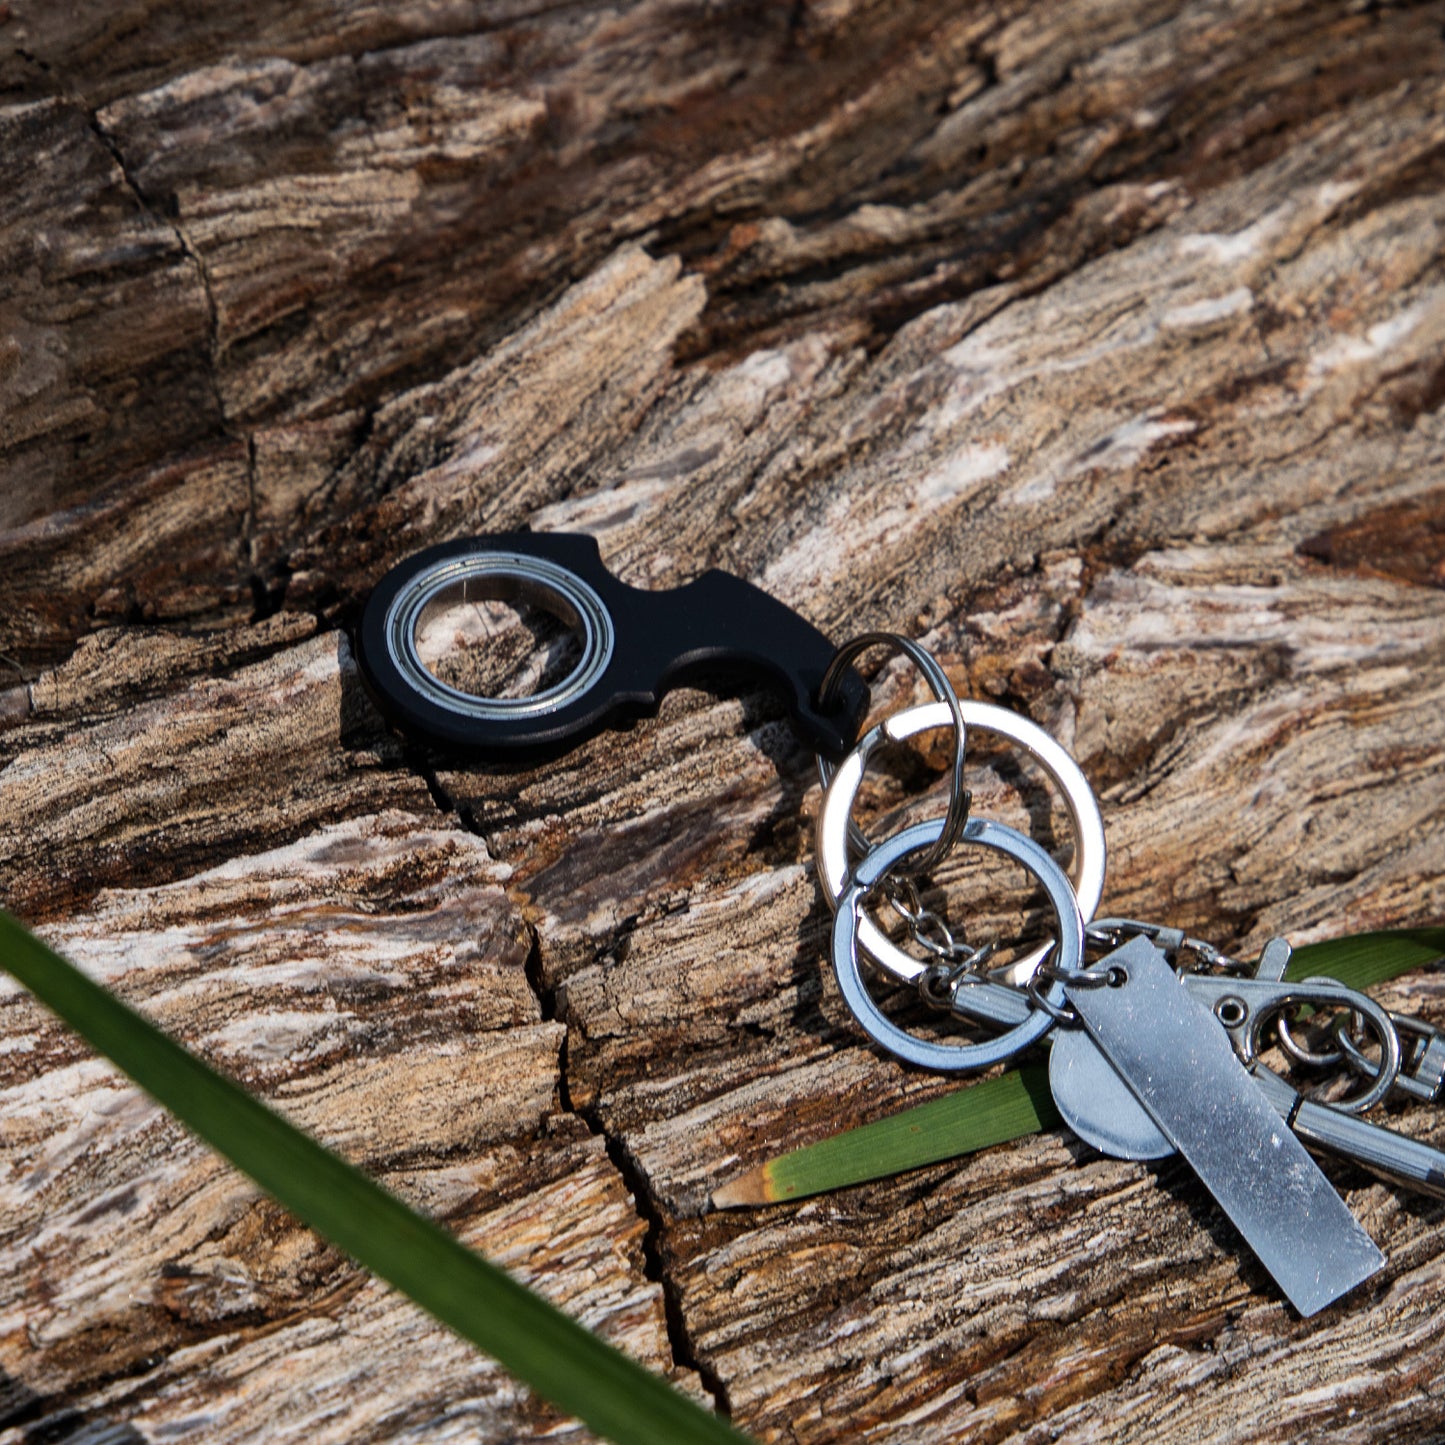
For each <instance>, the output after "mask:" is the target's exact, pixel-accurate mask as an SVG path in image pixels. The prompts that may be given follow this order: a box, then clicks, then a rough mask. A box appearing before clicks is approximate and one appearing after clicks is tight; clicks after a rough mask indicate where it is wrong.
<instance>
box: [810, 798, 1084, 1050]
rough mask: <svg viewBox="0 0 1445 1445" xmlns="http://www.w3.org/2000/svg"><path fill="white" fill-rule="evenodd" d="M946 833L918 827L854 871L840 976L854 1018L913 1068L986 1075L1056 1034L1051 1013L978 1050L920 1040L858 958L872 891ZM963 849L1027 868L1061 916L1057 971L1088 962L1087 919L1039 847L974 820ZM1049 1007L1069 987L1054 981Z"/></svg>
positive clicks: (840, 922) (844, 912)
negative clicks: (891, 1009)
mask: <svg viewBox="0 0 1445 1445" xmlns="http://www.w3.org/2000/svg"><path fill="white" fill-rule="evenodd" d="M942 832H943V824H942V822H941V821H934V822H931V823H915V824H914V825H913V827H911V828H905V829H904V830H903V832H901V833H898V834H895V835H894V836H893V837H892V838H889V839H888V840H887V841H886V842H883V843H880V844H878V846H877V847H876V848H874V849H873V850H872V851H871V852H870V853H869V854H868V856H867V857H866V858H864V859H863V861H862V862H861V863H859V865H858V867H857V868H856V869H855V870H854V873H853V879H852V882H851V883H850V884H849V886H848V887H847V888H845V889H844V890H843V895H842V897H841V898H840V899H839V900H838V913H837V916H836V917H835V918H834V920H833V969H834V971H835V972H836V973H837V975H838V986H839V987H840V988H841V989H842V990H843V997H844V998H845V999H846V1000H847V1003H848V1007H849V1008H850V1009H851V1010H852V1011H853V1017H854V1018H856V1019H857V1020H858V1022H859V1023H860V1024H861V1025H862V1026H863V1028H864V1030H865V1031H866V1032H867V1033H868V1034H869V1036H870V1037H872V1038H873V1039H874V1040H876V1042H878V1043H880V1044H882V1045H883V1047H884V1048H885V1049H887V1050H888V1051H889V1052H890V1053H892V1054H896V1055H897V1056H898V1057H899V1058H900V1059H903V1060H905V1061H906V1062H908V1063H910V1064H918V1065H920V1066H921V1067H923V1068H925V1069H934V1070H937V1071H939V1072H941V1073H958V1072H960V1071H963V1070H967V1069H986V1068H988V1066H989V1065H990V1064H997V1063H1002V1062H1003V1060H1004V1059H1007V1058H1011V1057H1012V1056H1013V1055H1014V1054H1017V1053H1019V1052H1021V1051H1022V1050H1024V1049H1026V1048H1028V1046H1029V1045H1030V1044H1033V1043H1037V1042H1038V1040H1039V1039H1041V1038H1042V1037H1043V1036H1044V1035H1045V1034H1046V1033H1047V1032H1048V1031H1049V1029H1050V1028H1051V1027H1052V1025H1053V1022H1054V1019H1053V1015H1052V1014H1051V1013H1048V1012H1047V1011H1046V1010H1044V1009H1037V1010H1035V1011H1034V1012H1032V1013H1031V1014H1030V1015H1029V1016H1028V1018H1026V1019H1025V1020H1024V1021H1023V1022H1022V1023H1020V1024H1016V1025H1015V1026H1014V1027H1013V1028H1011V1029H1009V1031H1008V1032H1007V1033H1004V1034H1000V1035H999V1036H998V1037H997V1038H994V1039H988V1040H986V1041H985V1042H983V1043H978V1044H936V1043H932V1042H930V1041H929V1040H927V1039H916V1038H914V1037H913V1035H912V1034H910V1033H908V1032H906V1031H905V1030H903V1029H901V1028H899V1027H898V1025H897V1024H895V1023H894V1022H893V1020H892V1019H890V1018H889V1017H888V1016H887V1015H886V1014H884V1012H883V1011H882V1009H880V1008H879V1007H878V1005H877V1004H876V1003H875V1002H874V1001H873V996H872V995H871V994H870V993H869V992H868V989H867V987H866V986H865V985H864V982H863V966H862V961H861V960H860V959H859V957H858V943H859V934H860V931H861V930H860V926H859V925H860V922H866V921H867V920H866V918H865V916H864V914H863V905H864V902H865V900H866V899H867V896H868V893H869V892H870V890H872V889H873V888H875V887H876V886H877V885H878V884H879V883H880V882H881V881H882V880H883V878H885V877H886V876H887V874H888V871H889V869H891V868H892V867H893V865H894V864H895V863H897V862H899V861H900V860H901V859H903V858H906V857H907V856H908V855H909V854H910V853H913V852H917V851H919V850H921V849H923V848H928V847H931V846H932V845H933V843H935V842H936V841H937V839H938V837H939V836H940V834H941V833H942ZM960 842H963V843H977V844H979V845H980V846H982V847H984V848H993V849H995V850H997V851H998V852H1000V853H1004V854H1007V855H1008V856H1009V857H1010V858H1012V859H1014V861H1015V862H1018V863H1022V864H1023V866H1024V867H1025V868H1027V869H1028V871H1029V872H1030V873H1032V874H1033V875H1034V877H1035V878H1037V879H1038V880H1039V882H1040V883H1041V884H1042V885H1043V889H1044V893H1045V894H1046V895H1047V897H1048V900H1049V906H1050V907H1051V908H1052V909H1053V911H1054V920H1055V925H1056V930H1057V931H1056V932H1055V934H1054V940H1055V943H1054V946H1055V948H1056V949H1057V950H1058V952H1057V956H1056V959H1055V967H1056V968H1057V969H1058V971H1059V973H1061V974H1062V973H1072V972H1074V971H1075V970H1076V969H1078V968H1080V967H1082V965H1083V960H1084V920H1083V918H1082V917H1081V916H1080V913H1079V904H1078V900H1077V899H1076V898H1075V897H1074V890H1073V887H1072V886H1071V885H1070V883H1069V880H1068V878H1067V877H1066V876H1065V874H1064V870H1063V869H1062V868H1060V867H1059V865H1058V864H1057V863H1055V862H1054V860H1053V859H1052V858H1051V857H1050V856H1049V855H1048V853H1047V852H1045V851H1044V849H1043V848H1041V847H1040V846H1039V845H1038V844H1037V843H1035V842H1034V840H1033V839H1032V838H1030V837H1028V836H1027V835H1025V834H1023V833H1019V832H1016V831H1015V830H1014V829H1013V828H1008V827H1005V826H1004V824H1002V823H995V822H993V821H992V820H991V819H988V818H970V819H969V820H968V822H967V823H966V824H965V825H964V829H963V833H962V836H961V838H960ZM1041 994H1042V997H1043V999H1044V1001H1045V1002H1046V1003H1048V1004H1052V1005H1053V1006H1054V1007H1056V1008H1062V1006H1063V1002H1064V985H1063V981H1062V980H1061V979H1058V978H1054V979H1051V980H1050V982H1049V985H1048V987H1047V988H1046V989H1043V990H1041Z"/></svg>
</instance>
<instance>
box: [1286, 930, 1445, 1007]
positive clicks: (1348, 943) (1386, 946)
mask: <svg viewBox="0 0 1445 1445" xmlns="http://www.w3.org/2000/svg"><path fill="white" fill-rule="evenodd" d="M1441 957H1445V928H1396V929H1390V930H1388V931H1383V932H1380V933H1352V934H1350V935H1349V936H1348V937H1345V938H1330V939H1326V940H1325V941H1324V942H1323V943H1304V944H1301V945H1300V946H1299V947H1298V948H1297V949H1295V951H1294V956H1293V957H1292V958H1291V959H1290V961H1289V967H1288V968H1287V969H1285V973H1284V976H1285V977H1286V978H1312V977H1319V978H1333V979H1335V980H1337V981H1338V982H1339V983H1342V984H1344V985H1345V987H1346V988H1353V989H1358V990H1360V991H1361V992H1363V991H1364V990H1365V989H1370V988H1374V987H1376V986H1377V985H1378V984H1382V983H1388V982H1389V981H1390V980H1391V979H1392V978H1398V977H1399V976H1400V975H1401V974H1402V973H1408V972H1409V971H1410V969H1412V968H1420V967H1422V966H1423V965H1424V964H1427V963H1433V962H1434V961H1435V960H1436V959H1437V958H1441Z"/></svg>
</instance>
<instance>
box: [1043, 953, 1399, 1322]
mask: <svg viewBox="0 0 1445 1445" xmlns="http://www.w3.org/2000/svg"><path fill="white" fill-rule="evenodd" d="M1100 968H1101V969H1103V970H1107V972H1108V974H1109V982H1107V983H1105V984H1103V985H1102V986H1099V985H1096V984H1093V983H1090V984H1089V985H1087V986H1082V987H1081V986H1076V985H1071V984H1068V983H1066V984H1065V986H1064V992H1065V995H1066V997H1067V999H1068V1002H1069V1004H1070V1005H1071V1006H1072V1007H1073V1008H1074V1010H1075V1011H1076V1012H1077V1013H1078V1015H1079V1018H1080V1019H1081V1020H1082V1022H1083V1024H1084V1027H1085V1028H1087V1029H1088V1031H1089V1033H1090V1035H1091V1036H1092V1037H1093V1039H1094V1041H1095V1042H1096V1043H1097V1044H1098V1045H1099V1048H1100V1050H1101V1051H1102V1053H1103V1054H1104V1056H1105V1058H1107V1059H1108V1061H1109V1062H1110V1063H1111V1064H1112V1065H1113V1066H1114V1068H1115V1070H1116V1071H1117V1072H1118V1073H1119V1075H1120V1077H1121V1078H1122V1079H1123V1080H1124V1082H1125V1083H1126V1084H1127V1085H1128V1086H1129V1088H1130V1090H1131V1091H1132V1092H1133V1094H1134V1095H1135V1097H1136V1098H1137V1099H1138V1100H1139V1102H1140V1103H1141V1104H1143V1106H1144V1107H1145V1109H1146V1110H1147V1111H1148V1112H1149V1115H1150V1117H1151V1118H1153V1120H1154V1122H1155V1123H1156V1124H1157V1125H1158V1126H1159V1128H1160V1130H1161V1131H1162V1132H1163V1133H1164V1135H1165V1136H1166V1137H1167V1138H1168V1139H1169V1141H1170V1143H1172V1144H1173V1145H1174V1147H1175V1148H1176V1149H1177V1150H1178V1151H1179V1153H1180V1154H1182V1155H1183V1156H1184V1158H1185V1159H1186V1160H1187V1161H1188V1163H1189V1165H1190V1166H1191V1167H1192V1168H1193V1170H1194V1172H1195V1173H1196V1174H1197V1175H1198V1176H1199V1178H1200V1181H1201V1182H1202V1183H1203V1184H1204V1186H1205V1187H1206V1188H1207V1189H1208V1190H1209V1192H1210V1193H1211V1194H1212V1195H1213V1196H1214V1198H1215V1200H1216V1201H1217V1202H1218V1204H1219V1206H1220V1207H1221V1208H1222V1209H1223V1210H1224V1212H1225V1213H1226V1214H1227V1215H1228V1216H1229V1218H1230V1219H1231V1220H1232V1221H1233V1222H1234V1224H1235V1227H1236V1228H1237V1229H1238V1230H1239V1232H1240V1233H1241V1234H1242V1235H1243V1236H1244V1238H1245V1239H1246V1241H1247V1242H1248V1243H1249V1246H1250V1248H1251V1249H1252V1250H1253V1251H1254V1252H1255V1254H1256V1255H1257V1256H1258V1257H1259V1260H1260V1263H1262V1264H1263V1265H1264V1267H1265V1268H1266V1269H1267V1270H1269V1272H1270V1274H1271V1275H1273V1276H1274V1279H1275V1281H1276V1283H1278V1285H1279V1287H1280V1288H1281V1289H1282V1290H1283V1291H1284V1292H1285V1294H1286V1295H1287V1296H1288V1297H1289V1300H1290V1303H1291V1304H1293V1305H1294V1307H1295V1308H1296V1309H1297V1310H1298V1311H1299V1312H1300V1313H1301V1314H1302V1315H1311V1314H1314V1313H1315V1312H1316V1311H1317V1310H1321V1309H1323V1308H1324V1307H1325V1306H1326V1305H1328V1304H1330V1303H1332V1302H1333V1301H1334V1300H1336V1299H1338V1298H1339V1297H1340V1296H1341V1295H1342V1294H1345V1293H1346V1292H1347V1291H1349V1290H1351V1289H1353V1288H1354V1287H1355V1286H1356V1285H1358V1284H1360V1283H1361V1282H1362V1281H1364V1280H1366V1279H1368V1278H1369V1277H1370V1276H1371V1275H1372V1274H1374V1273H1375V1272H1376V1271H1377V1270H1379V1269H1381V1268H1382V1267H1383V1266H1384V1263H1385V1256H1384V1255H1383V1254H1381V1253H1380V1251H1379V1250H1378V1249H1377V1248H1376V1247H1375V1245H1374V1243H1373V1241H1372V1240H1371V1239H1370V1237H1369V1235H1367V1234H1366V1233H1365V1231H1364V1230H1363V1229H1361V1228H1360V1226H1359V1224H1358V1223H1357V1222H1356V1221H1355V1218H1354V1216H1353V1215H1352V1214H1351V1213H1350V1211H1349V1210H1348V1209H1347V1208H1346V1207H1345V1204H1344V1201H1343V1200H1341V1199H1340V1197H1339V1195H1338V1194H1336V1193H1335V1191H1334V1189H1333V1188H1332V1187H1331V1185H1330V1182H1329V1180H1328V1179H1326V1178H1325V1176H1324V1175H1323V1174H1322V1173H1321V1172H1320V1168H1319V1166H1318V1165H1317V1164H1316V1163H1315V1162H1314V1160H1313V1159H1311V1158H1310V1156H1309V1155H1308V1154H1307V1153H1306V1152H1305V1149H1304V1146H1303V1145H1302V1144H1301V1143H1300V1142H1299V1140H1298V1139H1296V1138H1295V1136H1294V1135H1293V1134H1292V1133H1291V1132H1290V1130H1289V1128H1288V1127H1287V1126H1286V1124H1285V1122H1284V1121H1283V1120H1282V1119H1281V1118H1280V1116H1279V1114H1278V1113H1277V1112H1276V1111H1275V1109H1274V1108H1273V1107H1272V1106H1271V1104H1270V1101H1269V1100H1268V1098H1266V1096H1265V1094H1264V1091H1263V1090H1262V1089H1261V1088H1260V1085H1259V1083H1258V1082H1257V1081H1256V1080H1255V1079H1254V1078H1253V1077H1252V1076H1251V1075H1250V1074H1249V1073H1248V1071H1247V1070H1246V1069H1245V1068H1244V1066H1243V1065H1242V1064H1241V1063H1240V1061H1239V1059H1238V1058H1237V1057H1236V1055H1235V1052H1234V1048H1233V1047H1232V1046H1231V1044H1230V1041H1229V1039H1228V1037H1227V1036H1226V1035H1225V1033H1224V1031H1223V1030H1222V1029H1220V1028H1218V1027H1217V1026H1216V1024H1215V1022H1214V1018H1213V1015H1212V1014H1211V1013H1210V1011H1209V1010H1208V1009H1207V1008H1205V1007H1204V1006H1203V1005H1202V1004H1201V1003H1199V1002H1198V1001H1197V1000H1196V999H1194V998H1193V997H1191V995H1190V993H1189V991H1188V990H1187V989H1185V988H1183V987H1181V983H1180V980H1179V978H1178V977H1176V975H1175V973H1174V970H1173V969H1172V968H1170V967H1169V964H1168V962H1167V961H1166V960H1165V957H1164V955H1163V954H1162V953H1160V952H1159V950H1158V949H1157V948H1155V947H1154V945H1153V944H1152V943H1150V942H1149V940H1148V939H1146V938H1135V939H1133V940H1131V941H1130V942H1129V943H1126V944H1124V945H1123V947H1121V948H1119V949H1116V950H1115V951H1114V952H1113V953H1111V954H1110V955H1109V956H1108V957H1107V958H1106V959H1104V960H1103V962H1102V963H1101V964H1100Z"/></svg>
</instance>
